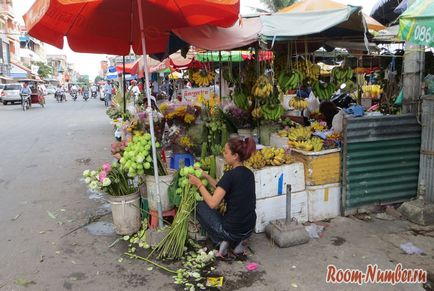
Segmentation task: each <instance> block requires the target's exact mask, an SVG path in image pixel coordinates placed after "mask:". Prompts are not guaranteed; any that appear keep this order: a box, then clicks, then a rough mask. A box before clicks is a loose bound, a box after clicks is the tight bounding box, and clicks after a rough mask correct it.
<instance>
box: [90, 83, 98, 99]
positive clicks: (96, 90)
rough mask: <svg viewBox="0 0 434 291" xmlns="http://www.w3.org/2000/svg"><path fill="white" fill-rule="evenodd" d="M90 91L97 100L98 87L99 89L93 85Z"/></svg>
mask: <svg viewBox="0 0 434 291" xmlns="http://www.w3.org/2000/svg"><path fill="white" fill-rule="evenodd" d="M90 91H91V94H92V97H95V98H96V95H97V94H98V93H97V92H98V87H97V86H96V85H95V84H93V85H92V86H91V87H90Z"/></svg>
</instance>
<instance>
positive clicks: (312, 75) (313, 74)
mask: <svg viewBox="0 0 434 291" xmlns="http://www.w3.org/2000/svg"><path fill="white" fill-rule="evenodd" d="M294 66H295V68H297V70H299V71H301V72H303V75H304V76H305V77H306V78H308V79H311V80H318V77H319V75H320V74H321V67H320V66H318V65H317V64H314V63H312V62H311V61H309V60H300V61H297V62H296V63H295V65H294Z"/></svg>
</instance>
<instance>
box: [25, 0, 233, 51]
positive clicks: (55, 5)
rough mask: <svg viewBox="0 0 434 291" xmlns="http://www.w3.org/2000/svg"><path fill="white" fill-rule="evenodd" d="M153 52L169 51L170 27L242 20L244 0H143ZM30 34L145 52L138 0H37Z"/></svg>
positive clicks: (87, 46) (76, 47) (79, 46)
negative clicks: (241, 8) (240, 5)
mask: <svg viewBox="0 0 434 291" xmlns="http://www.w3.org/2000/svg"><path fill="white" fill-rule="evenodd" d="M141 2H142V3H141V7H142V13H143V15H144V17H143V25H144V27H145V37H146V43H147V47H146V51H147V53H148V54H153V53H161V52H164V51H165V50H166V46H167V43H168V41H169V36H170V30H171V29H174V28H181V27H191V26H200V25H207V24H208V25H215V26H222V27H229V26H231V25H233V23H234V22H235V21H236V20H237V19H238V14H239V0H166V1H161V0H146V1H144V0H141ZM23 18H24V21H25V23H26V27H27V29H28V31H29V34H30V35H31V36H33V37H35V38H37V39H40V40H42V41H44V42H46V43H49V44H51V45H53V46H55V47H58V48H62V47H63V45H64V36H66V37H67V39H68V44H69V46H70V47H71V49H72V50H73V51H76V52H87V53H103V54H114V55H128V53H129V52H130V49H131V46H132V47H133V49H134V51H135V52H136V53H137V54H141V53H142V48H141V36H140V29H139V27H140V26H139V12H138V9H137V4H136V0H128V1H125V0H124V1H120V0H37V1H36V2H35V3H34V4H33V6H32V7H31V8H30V10H29V11H28V12H27V13H26V14H25V15H24V17H23Z"/></svg>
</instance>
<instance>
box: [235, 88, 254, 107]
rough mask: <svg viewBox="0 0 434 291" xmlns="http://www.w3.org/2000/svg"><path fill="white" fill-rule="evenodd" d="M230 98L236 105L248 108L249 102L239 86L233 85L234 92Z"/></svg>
mask: <svg viewBox="0 0 434 291" xmlns="http://www.w3.org/2000/svg"><path fill="white" fill-rule="evenodd" d="M232 100H233V101H234V104H235V105H236V106H237V107H239V108H241V109H243V110H247V109H249V106H250V104H249V100H248V97H247V94H246V93H245V92H244V90H243V88H242V87H241V86H236V87H235V90H234V93H233V94H232Z"/></svg>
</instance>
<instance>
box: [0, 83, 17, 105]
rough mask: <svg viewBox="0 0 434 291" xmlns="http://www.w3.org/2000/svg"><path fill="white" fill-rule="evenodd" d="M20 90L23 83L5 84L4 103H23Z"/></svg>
mask: <svg viewBox="0 0 434 291" xmlns="http://www.w3.org/2000/svg"><path fill="white" fill-rule="evenodd" d="M20 90H21V84H18V83H16V84H5V86H4V88H3V92H2V102H3V105H6V104H8V103H11V104H14V103H21V96H20Z"/></svg>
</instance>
